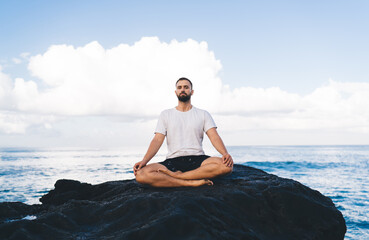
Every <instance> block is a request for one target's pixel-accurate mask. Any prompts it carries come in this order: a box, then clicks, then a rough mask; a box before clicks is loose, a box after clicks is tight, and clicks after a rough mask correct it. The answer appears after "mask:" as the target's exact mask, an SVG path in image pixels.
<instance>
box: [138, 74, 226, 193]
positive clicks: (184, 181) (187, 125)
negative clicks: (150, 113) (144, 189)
mask: <svg viewBox="0 0 369 240" xmlns="http://www.w3.org/2000/svg"><path fill="white" fill-rule="evenodd" d="M175 93H176V95H177V97H178V106H177V107H175V108H172V109H167V110H164V111H163V112H162V113H161V114H160V117H159V120H158V123H157V126H156V130H155V136H154V138H153V139H152V141H151V143H150V146H149V149H148V150H147V152H146V154H145V156H144V158H143V159H142V161H140V162H138V163H136V164H135V165H134V167H133V172H134V174H135V176H136V181H137V182H139V183H142V184H148V185H151V186H153V187H181V186H194V187H196V186H201V185H206V184H207V185H213V182H212V181H211V180H210V179H211V178H214V177H217V176H221V175H225V174H228V173H231V172H232V169H233V159H232V157H231V155H229V153H228V152H227V149H226V147H225V146H224V143H223V141H222V139H221V138H220V136H219V135H218V132H217V130H216V128H217V127H216V125H215V123H214V120H213V118H212V117H211V115H210V114H209V113H208V112H207V111H205V110H201V109H198V108H196V107H194V106H192V104H191V96H192V95H193V93H194V91H193V89H192V82H191V81H190V80H189V79H187V78H180V79H178V80H177V82H176V90H175ZM204 132H205V133H206V135H207V136H208V137H209V139H210V141H211V143H212V144H213V146H214V147H215V149H216V150H217V151H218V152H219V153H220V154H221V155H222V157H210V156H207V155H205V153H204V150H203V148H202V140H203V137H204ZM165 137H167V145H168V154H167V157H166V160H165V161H163V162H160V163H152V164H147V163H148V162H149V161H150V160H151V159H152V158H153V157H154V156H155V154H156V153H157V152H158V151H159V149H160V147H161V145H162V144H163V142H164V139H165Z"/></svg>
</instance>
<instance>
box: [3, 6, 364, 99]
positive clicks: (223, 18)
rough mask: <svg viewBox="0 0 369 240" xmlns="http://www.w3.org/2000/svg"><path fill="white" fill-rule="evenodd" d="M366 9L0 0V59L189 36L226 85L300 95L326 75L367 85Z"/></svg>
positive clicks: (318, 84)
mask: <svg viewBox="0 0 369 240" xmlns="http://www.w3.org/2000/svg"><path fill="white" fill-rule="evenodd" d="M368 9H369V3H368V2H367V1H185V2H179V1H104V2H102V1H8V2H4V1H3V2H2V3H1V8H0V16H1V17H0V18H1V23H0V29H1V31H2V34H1V35H2V37H1V39H0V52H1V60H9V59H11V58H13V57H16V56H18V55H19V54H20V53H22V52H30V53H32V54H37V53H41V52H44V51H45V50H46V49H47V48H48V47H49V46H50V45H52V44H72V45H75V46H81V45H84V44H86V43H89V42H91V41H94V40H97V41H98V42H99V43H101V44H102V45H103V46H104V47H106V48H110V47H113V46H115V45H117V44H119V43H122V42H124V43H128V44H132V43H134V42H135V41H138V40H139V39H140V38H141V37H143V36H158V37H159V38H160V39H161V40H162V41H166V42H168V41H170V40H172V39H177V40H178V41H184V40H186V39H188V38H192V39H194V40H197V41H206V42H207V43H208V44H209V49H210V50H212V51H214V53H215V55H216V57H217V58H218V59H220V61H221V62H222V65H223V71H222V73H221V74H222V75H221V76H222V79H223V81H224V83H226V84H229V85H230V86H231V87H239V86H244V85H245V84H247V85H249V86H254V87H271V86H279V87H281V88H282V89H285V90H287V91H294V92H298V93H307V92H309V91H311V90H313V89H314V88H316V87H318V86H320V85H321V84H323V83H326V82H327V81H328V79H329V78H332V79H334V80H336V81H365V82H368V81H369V80H368V79H369V68H368V67H367V63H368V62H369V54H368V53H369V44H368V42H369V33H368V31H367V28H368V23H369V15H368V14H367V11H368ZM17 70H18V69H17ZM9 71H11V72H12V75H14V76H16V75H17V71H16V70H14V71H13V69H9ZM22 74H23V73H22Z"/></svg>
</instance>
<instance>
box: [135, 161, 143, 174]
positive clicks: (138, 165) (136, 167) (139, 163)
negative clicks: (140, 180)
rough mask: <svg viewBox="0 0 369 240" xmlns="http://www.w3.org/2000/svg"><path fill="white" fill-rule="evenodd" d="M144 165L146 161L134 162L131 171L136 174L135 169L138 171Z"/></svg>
mask: <svg viewBox="0 0 369 240" xmlns="http://www.w3.org/2000/svg"><path fill="white" fill-rule="evenodd" d="M145 166H146V163H145V162H144V161H143V160H142V161H140V162H138V163H136V164H135V165H134V166H133V173H134V174H135V176H136V174H137V171H139V170H140V169H141V168H143V167H145Z"/></svg>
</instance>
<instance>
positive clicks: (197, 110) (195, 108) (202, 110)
mask: <svg viewBox="0 0 369 240" xmlns="http://www.w3.org/2000/svg"><path fill="white" fill-rule="evenodd" d="M192 108H193V109H194V110H195V111H196V112H200V113H202V114H208V115H210V113H209V112H208V111H206V110H204V109H201V108H197V107H192Z"/></svg>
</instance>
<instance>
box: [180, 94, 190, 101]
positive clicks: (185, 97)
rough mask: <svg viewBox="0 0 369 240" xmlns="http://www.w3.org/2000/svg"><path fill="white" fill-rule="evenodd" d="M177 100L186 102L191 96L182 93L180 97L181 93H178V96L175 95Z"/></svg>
mask: <svg viewBox="0 0 369 240" xmlns="http://www.w3.org/2000/svg"><path fill="white" fill-rule="evenodd" d="M177 97H178V100H179V101H181V102H188V101H189V100H190V99H191V94H189V95H187V94H186V93H184V94H183V95H182V93H180V94H179V95H177Z"/></svg>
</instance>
